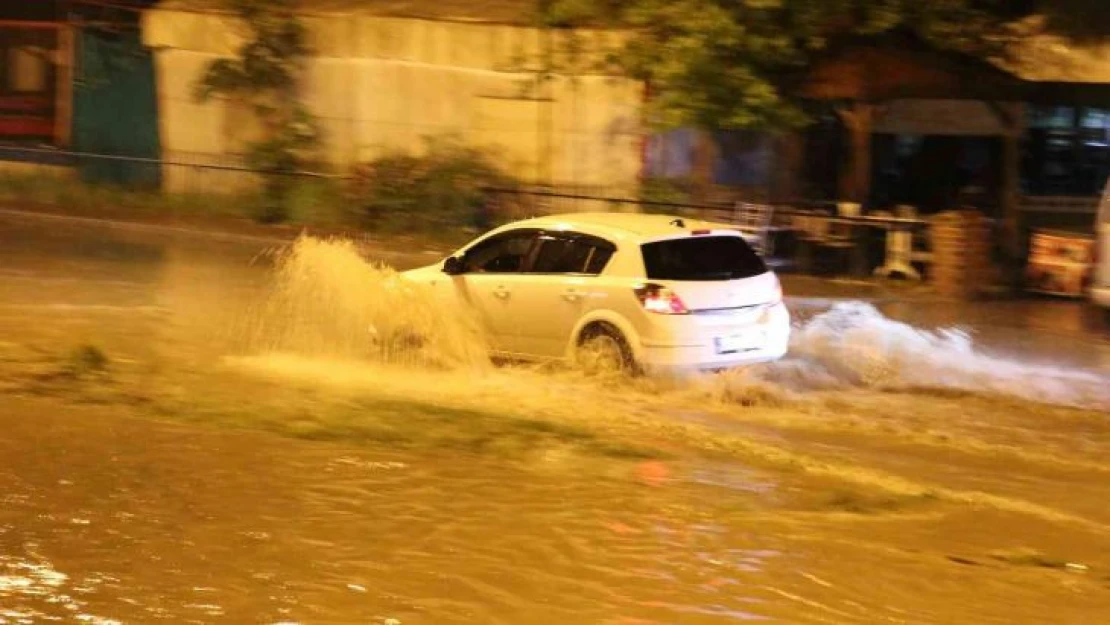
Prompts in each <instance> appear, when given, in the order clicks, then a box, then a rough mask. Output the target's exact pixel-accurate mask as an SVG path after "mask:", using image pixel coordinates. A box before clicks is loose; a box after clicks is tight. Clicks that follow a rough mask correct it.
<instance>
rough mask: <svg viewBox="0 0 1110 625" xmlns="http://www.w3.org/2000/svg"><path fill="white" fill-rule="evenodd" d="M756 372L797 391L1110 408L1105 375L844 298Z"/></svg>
mask: <svg viewBox="0 0 1110 625" xmlns="http://www.w3.org/2000/svg"><path fill="white" fill-rule="evenodd" d="M758 377H760V378H762V379H764V380H767V381H772V382H775V383H778V384H782V385H783V386H786V387H787V388H792V389H794V390H813V389H822V388H835V387H853V386H854V387H864V388H882V389H900V388H901V389H906V388H921V387H931V388H945V389H955V390H962V391H971V392H980V393H993V394H999V395H1008V396H1012V397H1019V398H1023V399H1029V400H1034V401H1040V402H1048V403H1054V404H1061V405H1075V406H1084V407H1093V408H1110V380H1108V379H1107V377H1106V376H1104V375H1098V374H1096V373H1092V372H1089V371H1083V370H1077V369H1071V368H1065V367H1052V366H1045V365H1033V364H1027V363H1023V362H1020V361H1017V360H1012V359H1007V358H1001V357H997V356H991V355H987V354H984V353H982V352H980V351H977V350H976V349H975V345H974V343H973V341H972V339H971V336H970V335H969V334H968V333H966V332H964V331H961V330H958V329H942V330H937V331H929V330H922V329H919V328H915V327H913V326H911V325H909V324H906V323H902V322H899V321H895V320H893V319H889V318H887V317H885V316H883V314H882V313H880V312H879V311H878V310H877V309H876V308H875V307H874V306H872V305H871V304H867V303H864V302H843V303H838V304H836V305H834V306H833V307H832V308H831V309H830V310H828V311H827V312H824V313H821V314H819V315H816V316H815V317H813V318H812V319H811V320H809V321H808V322H806V323H805V324H804V325H802V326H801V327H800V328H796V329H795V331H794V334H793V336H792V338H791V343H790V357H789V358H787V359H786V360H783V361H781V362H779V363H774V364H773V365H770V366H768V367H765V368H763V369H762V370H761V371H760V372H759V375H758Z"/></svg>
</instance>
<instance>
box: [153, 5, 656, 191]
mask: <svg viewBox="0 0 1110 625" xmlns="http://www.w3.org/2000/svg"><path fill="white" fill-rule="evenodd" d="M305 23H306V25H307V26H308V28H309V33H310V45H311V46H312V49H313V50H314V56H313V58H312V60H311V62H310V64H309V68H308V73H307V76H306V77H305V84H304V96H303V97H304V99H305V101H306V102H307V104H308V105H309V108H310V109H311V110H312V112H313V113H314V114H315V115H316V116H317V117H318V119H319V121H320V124H321V126H322V128H323V130H324V133H325V137H324V145H323V149H322V153H323V154H322V155H323V157H324V158H325V159H326V160H327V161H328V162H330V163H332V164H333V165H335V166H336V167H337V168H339V169H342V168H344V167H346V166H349V165H350V164H352V163H355V162H359V161H363V160H367V159H371V158H374V157H375V156H378V155H381V154H383V153H387V152H391V151H397V150H402V151H409V152H419V151H420V150H422V149H423V147H424V145H425V137H435V136H444V135H453V136H455V137H457V138H459V139H460V140H462V141H464V142H466V143H468V144H471V145H476V146H481V147H487V148H489V149H490V150H491V151H492V152H493V153H494V154H495V155H496V156H497V158H498V159H499V160H500V162H501V163H502V164H503V165H504V166H505V167H506V168H507V169H509V170H510V171H511V172H513V173H514V174H516V175H517V176H519V177H521V178H523V179H525V180H528V181H533V182H538V183H554V184H575V185H581V186H604V187H610V188H616V189H631V188H632V187H633V186H634V185H635V184H636V180H637V178H638V175H639V172H640V166H641V138H640V137H641V132H640V127H639V117H640V109H641V101H642V85H641V84H640V83H638V82H635V81H630V80H627V79H622V78H614V77H611V76H605V75H600V74H597V73H591V72H590V71H588V70H587V69H586V68H590V67H593V66H594V61H597V60H598V59H600V58H601V56H602V55H603V54H604V51H605V50H606V49H609V48H611V47H613V46H615V45H617V44H618V43H619V41H618V39H617V37H618V35H615V34H613V33H608V32H600V31H599V32H586V33H582V34H581V35H580V37H581V42H582V43H583V48H584V50H585V52H584V53H583V55H582V56H581V57H579V58H578V59H576V60H574V61H573V63H572V61H571V60H570V59H566V58H560V59H556V67H564V68H565V67H568V66H570V65H574V66H575V67H578V68H582V69H581V70H579V71H577V72H576V74H577V75H575V76H573V77H569V76H566V75H560V76H556V77H554V78H553V79H552V80H548V81H544V82H543V83H542V85H543V86H542V87H541V88H540V89H539V90H536V89H535V88H534V85H535V83H536V76H537V71H538V70H539V69H540V68H541V65H540V60H541V59H542V58H543V50H544V49H545V45H546V40H545V37H547V36H549V35H548V34H546V33H545V32H543V31H541V30H539V29H535V28H530V27H521V26H503V25H494V24H481V23H463V22H439V21H429V20H419V19H405V18H390V17H379V16H370V15H360V14H347V15H332V16H309V17H306V18H305ZM240 37H241V33H240V32H239V31H238V30H237V25H236V22H235V21H234V20H233V19H231V18H229V17H228V16H226V15H219V14H215V13H196V12H188V11H171V10H164V9H163V10H151V11H148V12H147V13H146V14H145V15H144V20H143V41H144V44H145V45H147V46H149V47H151V48H152V49H153V50H154V51H155V62H156V70H157V79H158V95H159V112H160V113H159V114H160V117H161V136H162V145H163V152H164V156H165V158H167V159H173V160H195V159H203V158H205V157H214V158H216V157H218V158H219V159H221V162H223V161H226V158H227V157H226V155H228V154H234V153H238V152H241V151H242V147H243V145H244V143H245V142H247V141H248V140H249V139H250V138H251V136H252V135H253V133H255V132H256V128H255V124H254V123H253V122H252V119H251V115H250V114H249V112H247V111H243V110H239V109H238V108H237V107H235V106H233V105H231V104H229V103H226V102H212V103H208V104H204V105H201V104H197V103H196V102H195V101H194V100H193V98H192V90H193V85H194V84H195V83H196V81H197V80H198V79H199V78H200V76H201V75H202V74H203V72H204V69H205V68H206V67H207V66H208V64H209V63H210V62H211V61H213V60H215V59H217V58H220V57H226V56H232V55H234V53H235V49H236V47H237V46H238V45H239V43H240V42H241V38H240ZM553 48H554V49H556V50H559V49H562V46H561V45H560V44H559V42H558V41H556V42H555V44H554V46H553ZM564 71H565V70H564ZM529 86H532V87H533V88H532V89H529ZM537 96H538V97H537ZM167 184H168V185H169V186H170V187H173V186H175V185H179V184H180V182H175V179H174V176H173V175H172V173H171V175H168V176H167Z"/></svg>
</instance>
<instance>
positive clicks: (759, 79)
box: [544, 0, 1017, 128]
mask: <svg viewBox="0 0 1110 625" xmlns="http://www.w3.org/2000/svg"><path fill="white" fill-rule="evenodd" d="M544 15H545V19H546V23H547V25H548V26H552V27H574V26H579V25H583V24H606V25H610V26H617V27H620V28H623V29H625V30H627V31H628V32H629V33H630V38H629V40H628V41H627V43H626V44H625V45H624V46H623V49H622V50H620V51H619V52H618V53H617V54H615V55H614V58H613V61H614V62H615V63H616V64H617V65H618V66H619V67H620V68H621V69H622V70H623V71H624V72H625V73H627V74H629V75H631V76H632V77H635V78H638V79H642V80H644V81H646V82H647V83H648V84H649V86H650V89H651V109H650V111H649V113H650V120H651V121H652V122H653V123H654V124H655V125H658V126H662V127H677V126H684V125H693V126H698V127H702V128H783V127H792V126H797V125H800V124H803V123H805V121H806V116H805V114H804V112H803V110H802V107H801V105H800V103H799V102H798V100H797V99H796V98H795V97H794V96H793V95H792V91H791V87H792V85H794V84H796V81H797V80H798V79H799V77H800V75H801V74H802V73H803V72H804V70H805V69H806V67H808V66H809V65H810V64H811V63H812V62H813V61H814V60H815V59H817V58H819V56H820V55H821V54H822V52H824V51H827V50H828V49H829V48H830V47H831V46H834V45H836V44H837V43H838V42H840V41H843V40H846V39H850V38H851V39H860V38H862V39H866V38H875V37H880V36H884V35H887V34H892V33H903V34H907V35H911V36H915V37H918V38H920V39H921V40H923V41H925V42H927V43H928V44H930V45H932V46H935V47H937V48H939V49H943V50H957V51H961V52H965V53H968V54H972V55H975V56H979V57H990V56H996V55H1001V54H1004V53H1005V52H1006V50H1007V49H1009V44H1010V43H1011V41H1012V39H1013V38H1014V37H1015V36H1016V34H1015V33H1016V31H1015V30H1014V29H1013V28H1012V20H1013V19H1014V18H1015V17H1017V15H1016V13H1015V11H1013V5H1012V3H1009V2H1007V1H1006V0H628V1H617V0H552V2H551V3H550V4H549V5H548V6H547V7H546V11H545V14H544Z"/></svg>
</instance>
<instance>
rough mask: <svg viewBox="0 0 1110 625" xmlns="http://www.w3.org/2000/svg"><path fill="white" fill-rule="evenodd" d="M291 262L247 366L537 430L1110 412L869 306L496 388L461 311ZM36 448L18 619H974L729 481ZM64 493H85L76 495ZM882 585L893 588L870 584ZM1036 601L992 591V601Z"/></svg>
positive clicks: (96, 427) (371, 459) (133, 435)
mask: <svg viewBox="0 0 1110 625" xmlns="http://www.w3.org/2000/svg"><path fill="white" fill-rule="evenodd" d="M276 267H277V271H276V273H275V276H274V278H275V282H274V285H273V289H272V290H271V291H270V292H269V294H268V297H267V298H265V299H264V300H263V301H261V302H259V303H257V305H252V306H251V307H250V310H249V312H248V314H247V315H246V316H245V318H244V319H242V320H240V323H239V324H238V325H235V326H234V330H236V331H237V332H238V331H239V330H242V332H241V333H239V334H238V336H237V337H236V338H237V339H238V340H237V342H235V343H234V344H232V345H230V347H231V348H232V349H231V351H233V352H234V353H235V355H236V356H237V358H236V359H235V360H234V361H233V362H234V363H235V364H236V365H237V366H240V367H245V368H247V369H249V370H253V371H265V372H268V373H276V374H279V375H283V376H286V377H288V378H291V379H297V380H301V381H308V382H309V383H310V384H318V383H319V384H322V383H329V384H331V385H333V386H332V387H331V388H335V387H337V386H339V387H346V388H350V389H353V390H354V391H356V392H373V393H386V394H393V395H395V396H397V397H410V398H419V399H434V400H437V401H442V402H443V403H460V402H461V403H464V404H466V405H476V406H481V407H485V408H505V407H506V406H510V407H512V408H513V409H515V410H519V411H522V412H525V413H529V412H533V413H535V414H542V415H544V418H548V417H552V418H558V417H559V415H560V414H570V413H579V414H576V416H577V417H578V418H588V417H589V415H588V414H586V416H585V417H583V416H582V414H580V413H588V412H589V411H590V409H591V408H593V407H594V405H595V403H594V402H598V404H597V405H601V404H600V402H601V401H602V399H604V401H605V402H607V403H605V404H604V405H605V406H607V407H610V408H612V407H613V406H618V407H619V406H620V405H621V402H622V400H625V399H637V400H640V399H645V398H647V400H648V402H649V403H653V405H654V403H656V402H657V403H658V405H659V406H661V407H662V408H664V409H676V408H679V407H686V408H691V409H693V408H696V407H697V406H698V405H699V402H702V401H707V400H713V401H717V402H724V403H729V404H751V403H757V404H758V403H775V402H789V401H791V399H792V398H793V397H795V396H797V395H806V394H816V393H819V392H821V391H823V390H827V389H888V388H893V389H910V388H912V389H918V388H921V387H929V388H938V389H957V390H961V391H972V392H988V393H995V394H1002V395H1008V396H1011V397H1017V398H1023V399H1033V400H1039V401H1051V402H1056V403H1061V404H1077V405H1088V406H1096V407H1097V406H1110V401H1108V397H1107V393H1108V392H1110V391H1108V386H1107V384H1106V380H1105V377H1100V376H1099V375H1098V374H1096V373H1093V372H1084V371H1079V370H1074V369H1067V368H1063V367H1059V368H1054V367H1044V366H1031V365H1027V364H1023V363H1021V362H1018V361H1016V360H1010V359H1006V358H1002V357H998V356H990V355H987V354H984V353H981V352H980V351H978V350H976V348H975V346H974V344H973V342H972V339H971V337H970V335H968V334H966V333H963V332H960V331H957V330H940V331H923V330H920V329H917V328H914V327H912V326H910V325H907V324H903V323H899V322H896V321H893V320H891V319H888V318H886V317H884V316H883V315H882V314H880V313H879V312H878V311H877V310H876V309H875V308H874V307H871V306H869V305H866V304H862V303H846V304H839V305H835V306H833V307H832V308H831V309H830V310H828V311H826V312H823V313H820V314H818V315H815V316H814V317H812V318H809V319H807V320H805V321H802V322H800V323H799V327H798V328H796V333H795V336H794V340H793V344H792V350H791V356H790V357H789V358H788V359H786V360H784V361H781V362H779V363H773V364H769V365H764V366H759V367H751V368H748V369H745V370H741V371H735V372H730V373H727V374H722V375H692V376H689V377H685V378H681V379H667V380H662V379H650V380H618V381H616V382H615V383H614V381H613V380H597V379H587V378H585V377H584V376H582V375H580V374H578V373H576V372H574V371H567V370H557V369H556V370H550V369H547V368H513V367H503V368H494V367H492V366H490V364H489V362H488V361H487V359H486V357H485V344H484V341H483V339H482V337H481V334H480V332H478V330H477V328H478V326H477V324H476V323H475V322H474V320H473V318H471V317H469V316H467V315H465V314H463V313H461V312H459V311H453V312H451V313H449V314H445V313H444V311H443V310H442V309H441V308H439V306H440V304H439V303H438V302H435V301H433V300H432V299H431V298H430V297H429V296H428V294H427V293H426V292H421V291H419V290H417V289H414V288H409V287H407V286H405V285H404V284H403V283H401V282H399V281H398V280H397V276H396V274H395V273H394V272H393V271H392V270H390V269H388V268H382V267H375V266H372V265H369V264H367V263H365V262H364V261H363V260H362V259H361V257H359V255H358V253H357V251H356V250H355V248H354V247H353V246H351V245H349V244H345V243H341V242H330V241H320V240H315V239H309V238H304V239H301V240H300V241H299V242H298V243H297V244H296V245H295V246H294V247H293V248H292V249H291V250H288V251H287V252H285V253H283V254H282V255H280V256H279V257H278V258H277V263H276ZM600 417H604V415H600ZM38 426H41V429H42V431H44V432H48V433H49V436H45V437H42V436H41V435H40V437H39V438H32V437H31V435H28V436H27V439H28V440H34V441H35V444H28V445H12V446H9V447H8V448H7V449H5V448H3V447H0V452H2V453H3V454H4V457H5V458H6V460H7V462H6V463H5V464H4V465H3V466H0V478H4V477H6V476H8V473H10V474H12V475H15V473H16V472H17V471H18V473H19V476H20V479H9V480H6V482H7V483H9V484H11V485H13V486H12V490H13V492H11V493H9V494H7V495H6V496H5V498H4V499H3V504H4V505H3V508H2V509H0V547H2V550H0V554H3V555H0V624H3V625H7V624H8V623H13V624H14V623H20V624H22V623H24V622H32V623H34V622H39V621H46V620H48V619H50V618H51V617H58V618H62V619H69V620H71V621H78V622H90V623H96V624H99V625H108V624H109V623H115V622H127V623H144V622H159V621H161V622H199V623H208V622H228V623H243V622H251V623H255V622H269V623H278V622H282V623H305V624H307V623H315V622H341V623H347V622H360V623H387V622H388V623H393V624H396V625H414V624H424V623H429V624H432V623H434V624H443V623H505V624H512V625H518V624H546V623H552V624H559V625H562V624H564V623H614V624H617V623H621V624H629V625H631V624H634V623H635V624H644V623H660V624H662V623H684V624H685V623H691V624H697V623H722V622H742V621H748V620H756V619H760V618H766V619H775V618H780V619H785V620H784V621H782V622H797V623H806V622H812V623H830V622H832V623H853V622H855V623H873V622H915V620H914V619H915V616H914V614H913V613H912V612H909V611H907V609H906V608H905V606H917V607H918V608H919V609H922V610H926V611H927V610H930V609H934V608H935V609H937V610H941V612H940V613H941V614H949V615H952V614H964V615H967V614H977V613H978V612H977V611H976V609H975V607H976V601H977V600H978V599H979V597H971V598H968V597H963V598H962V601H964V602H965V603H964V605H963V610H961V609H959V603H958V602H959V600H957V599H952V604H953V605H955V606H956V607H952V606H949V605H945V606H932V605H928V603H927V602H923V600H921V599H920V597H917V596H916V595H917V592H916V589H920V588H921V587H922V584H923V583H925V582H923V581H922V579H923V578H926V577H928V576H929V574H931V573H934V572H935V571H936V570H937V569H936V568H928V567H926V568H922V565H921V564H920V562H919V560H920V557H919V555H917V554H912V553H908V552H906V551H904V550H898V549H886V550H884V549H881V548H880V549H875V550H874V551H866V550H865V549H864V545H863V544H862V543H860V544H856V543H852V542H850V541H848V540H845V539H843V538H839V539H838V540H825V539H816V538H814V537H815V536H819V535H820V532H821V531H822V528H823V527H824V526H825V525H826V524H827V522H828V521H827V519H826V518H825V517H822V516H821V515H812V514H807V513H806V512H804V511H803V512H802V513H799V514H795V515H791V514H789V513H788V512H784V511H782V510H776V509H774V508H773V506H774V505H777V504H778V503H781V502H783V501H789V500H790V498H791V497H792V495H791V494H790V493H789V492H787V491H788V490H789V489H788V486H789V484H788V482H789V476H783V475H779V474H764V473H761V472H759V471H756V470H754V469H747V468H740V467H737V466H735V465H723V466H721V465H707V464H704V463H702V464H699V465H698V466H694V467H690V466H686V467H684V468H683V469H676V468H674V466H673V465H672V464H670V463H661V462H656V461H644V462H635V463H616V468H607V469H598V470H595V469H596V467H589V468H588V469H587V468H583V467H582V466H581V463H582V459H581V458H578V457H575V456H573V455H572V456H560V455H559V454H558V453H551V454H549V455H545V456H544V457H543V458H542V459H541V461H540V462H539V463H538V465H537V466H533V467H520V466H512V465H510V464H509V463H503V462H497V461H493V460H489V459H484V458H480V457H476V456H475V455H471V454H461V453H459V454H456V453H446V452H444V453H442V454H405V455H403V456H400V455H397V454H386V453H382V454H372V453H368V452H365V451H359V450H353V451H352V450H345V449H342V448H341V445H331V444H329V445H308V444H305V443H304V442H303V441H294V440H289V439H283V438H279V437H267V436H265V435H263V434H258V433H250V432H240V433H228V432H222V431H218V430H214V429H213V430H202V429H187V430H181V431H178V430H173V429H168V428H163V427H162V426H156V425H153V424H150V423H124V422H117V421H114V420H111V419H110V418H104V419H102V420H98V419H93V418H89V419H72V418H65V416H60V417H56V418H55V417H54V416H53V415H42V416H41V417H40V422H39V423H37V424H36V429H31V426H30V425H27V424H25V423H23V422H22V421H20V420H16V419H12V423H11V424H9V426H8V427H9V431H10V430H12V429H18V428H19V427H26V428H29V429H28V431H29V432H30V431H33V432H36V433H38V432H39V430H38V429H37V427H38ZM12 440H20V439H19V436H18V435H15V434H13V435H12ZM3 443H4V441H3V440H0V445H2V444H3ZM63 457H64V458H65V462H59V461H58V459H59V458H63ZM5 471H7V473H5ZM62 483H66V484H70V485H73V484H76V485H77V486H78V488H75V489H72V490H75V491H80V492H81V493H83V496H84V497H85V498H84V499H80V500H78V501H76V502H75V501H74V500H72V499H69V498H65V497H62V496H59V495H58V493H57V491H58V488H59V484H62ZM824 538H827V537H824ZM37 545H42V547H37ZM40 552H42V554H47V555H49V556H50V557H49V558H47V557H46V556H45V555H41V554H40ZM838 558H841V559H844V560H845V561H847V562H850V565H847V566H845V565H844V564H843V563H841V562H838V561H837V559H838ZM892 562H893V563H895V564H898V565H900V566H901V568H898V569H897V570H895V568H894V567H890V565H891V563H892ZM928 566H929V567H933V566H935V564H930V565H928ZM887 567H890V568H887ZM826 571H827V572H828V573H825V572H826ZM877 571H878V572H881V573H882V584H883V585H884V586H885V587H884V588H880V589H876V588H873V587H872V586H873V584H872V582H870V581H868V580H870V579H872V577H873V576H875V575H877V573H876V572H877ZM838 573H839V574H840V575H838V576H837V577H835V578H834V575H836V574H838ZM949 574H950V572H949ZM820 575H825V577H827V578H828V579H833V580H834V581H832V582H830V581H827V580H826V579H825V578H823V577H820ZM952 579H955V580H958V581H959V583H957V582H945V581H943V580H941V581H937V580H930V581H929V582H928V583H927V584H926V585H928V584H934V585H933V586H930V588H934V589H936V588H946V587H947V588H949V589H950V590H952V593H953V594H955V593H957V592H959V591H960V588H959V586H960V583H964V584H966V583H968V582H970V581H974V579H975V578H970V577H953V578H952ZM1026 582H1027V580H1026V579H1024V578H1020V579H1017V580H1016V581H1013V580H1011V582H1010V585H1007V584H1005V583H1003V582H997V585H994V586H991V588H990V590H991V592H994V593H996V596H995V597H994V598H995V600H996V601H995V604H996V605H1005V601H1003V600H999V597H1005V595H1006V594H1007V593H1014V592H1017V591H1018V590H1020V589H1021V588H1022V587H1023V585H1024V584H1025V583H1026ZM945 583H948V585H947V586H945V585H944V584H945ZM945 609H946V610H947V612H944V610H945ZM98 615H104V616H98ZM112 619H119V621H115V620H112ZM920 620H922V621H932V622H945V619H943V618H940V617H938V618H929V617H925V618H922V619H920ZM949 621H951V619H949Z"/></svg>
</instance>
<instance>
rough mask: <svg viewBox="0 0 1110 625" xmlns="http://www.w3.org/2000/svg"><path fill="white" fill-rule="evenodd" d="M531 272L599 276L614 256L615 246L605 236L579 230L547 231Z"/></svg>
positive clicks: (542, 237) (540, 242) (540, 243)
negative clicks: (567, 232)
mask: <svg viewBox="0 0 1110 625" xmlns="http://www.w3.org/2000/svg"><path fill="white" fill-rule="evenodd" d="M539 246H540V247H539V251H538V252H537V253H536V260H535V262H533V263H532V268H531V269H530V270H529V273H571V274H586V275H597V274H599V273H601V271H602V270H603V269H604V268H605V265H606V264H607V263H608V262H609V258H610V257H611V256H612V255H613V249H614V248H613V245H612V244H611V243H609V242H608V241H605V240H603V239H598V238H596V237H591V236H587V235H582V234H576V233H569V234H564V233H558V234H556V233H545V234H543V235H541V236H540V237H539Z"/></svg>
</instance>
